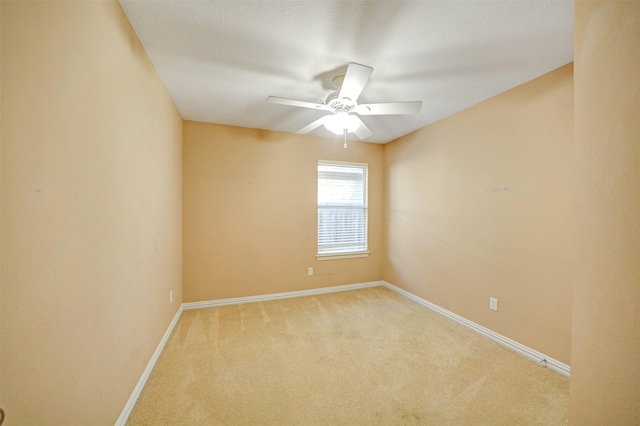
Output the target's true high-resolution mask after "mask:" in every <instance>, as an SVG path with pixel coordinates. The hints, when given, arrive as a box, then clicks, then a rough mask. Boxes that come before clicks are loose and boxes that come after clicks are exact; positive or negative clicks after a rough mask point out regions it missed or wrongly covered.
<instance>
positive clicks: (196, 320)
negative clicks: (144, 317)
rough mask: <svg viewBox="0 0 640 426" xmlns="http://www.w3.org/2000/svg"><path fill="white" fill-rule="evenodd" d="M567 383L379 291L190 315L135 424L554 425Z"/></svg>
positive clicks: (563, 418)
mask: <svg viewBox="0 0 640 426" xmlns="http://www.w3.org/2000/svg"><path fill="white" fill-rule="evenodd" d="M568 391H569V381H568V379H567V378H566V377H563V376H561V375H559V374H557V373H555V372H553V371H551V370H548V369H545V368H543V367H541V366H539V365H537V364H536V363H534V362H532V361H530V360H528V359H526V358H524V357H522V356H520V355H518V354H516V353H514V352H512V351H510V350H509V349H506V348H504V347H502V346H500V345H498V344H497V343H495V342H493V341H491V340H489V339H487V338H485V337H483V336H481V335H479V334H477V333H475V332H473V331H471V330H468V329H467V328H465V327H463V326H461V325H459V324H457V323H455V322H452V321H451V320H448V319H446V318H444V317H442V316H440V315H439V314H437V313H434V312H432V311H430V310H428V309H426V308H425V307H423V306H421V305H419V304H417V303H415V302H413V301H410V300H408V299H406V298H404V297H403V296H401V295H398V294H396V293H394V292H393V291H391V290H389V289H387V288H384V287H373V288H366V289H362V290H354V291H346V292H341V293H331V294H325V295H320V296H310V297H302V298H296V299H284V300H274V301H269V302H261V303H247V304H243V305H233V306H225V307H219V308H209V309H200V310H190V311H185V312H184V313H183V314H182V317H181V318H180V320H179V322H178V324H177V326H176V329H175V331H174V333H173V335H172V336H171V338H170V340H169V342H168V343H167V346H166V348H165V350H164V352H163V353H162V355H161V356H160V359H159V360H158V363H157V364H156V367H155V369H154V371H153V372H152V374H151V376H150V377H149V380H148V382H147V385H146V387H145V389H144V390H143V392H142V394H141V396H140V398H139V400H138V403H137V405H136V407H135V408H134V410H133V412H132V414H131V416H130V418H129V422H128V424H129V425H141V424H144V425H205V424H206V425H395V424H408V425H411V424H416V425H417V424H419V425H536V424H538V425H557V424H566V423H567V417H568Z"/></svg>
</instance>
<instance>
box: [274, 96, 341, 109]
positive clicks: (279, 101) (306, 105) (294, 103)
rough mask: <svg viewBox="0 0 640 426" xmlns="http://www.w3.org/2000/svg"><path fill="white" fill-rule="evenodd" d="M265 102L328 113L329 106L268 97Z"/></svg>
mask: <svg viewBox="0 0 640 426" xmlns="http://www.w3.org/2000/svg"><path fill="white" fill-rule="evenodd" d="M267 102H270V103H272V104H281V105H289V106H295V107H303V108H311V109H318V110H326V111H330V109H329V106H327V105H323V104H314V103H313V102H305V101H296V100H295V99H287V98H280V97H278V96H269V97H268V98H267Z"/></svg>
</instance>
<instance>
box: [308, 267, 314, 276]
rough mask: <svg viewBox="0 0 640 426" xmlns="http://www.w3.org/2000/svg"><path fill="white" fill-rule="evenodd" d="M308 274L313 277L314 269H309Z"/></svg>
mask: <svg viewBox="0 0 640 426" xmlns="http://www.w3.org/2000/svg"><path fill="white" fill-rule="evenodd" d="M307 274H308V275H309V276H311V275H313V268H309V269H307Z"/></svg>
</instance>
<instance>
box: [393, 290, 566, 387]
mask: <svg viewBox="0 0 640 426" xmlns="http://www.w3.org/2000/svg"><path fill="white" fill-rule="evenodd" d="M383 283H384V284H383V285H384V286H385V287H387V288H388V289H390V290H393V291H395V292H396V293H398V294H401V295H403V296H405V297H406V298H408V299H411V300H413V301H414V302H417V303H419V304H421V305H422V306H425V307H427V308H429V309H431V310H433V311H435V312H437V313H439V314H441V315H444V316H445V317H447V318H449V319H451V320H453V321H455V322H457V323H459V324H462V325H464V326H465V327H468V328H470V329H472V330H473V331H475V332H477V333H480V334H482V335H483V336H486V337H488V338H489V339H491V340H493V341H495V342H498V343H499V344H501V345H503V346H506V347H507V348H509V349H511V350H513V351H515V352H517V353H519V354H520V355H523V356H525V357H527V358H529V359H531V360H533V361H535V362H537V363H538V364H540V365H542V366H544V367H547V368H549V369H551V370H553V371H555V372H557V373H560V374H562V375H563V376H566V377H569V375H570V374H571V367H570V366H568V365H567V364H564V363H562V362H560V361H558V360H556V359H553V358H551V357H550V356H547V355H545V354H543V353H540V352H538V351H536V350H534V349H531V348H530V347H528V346H525V345H523V344H521V343H518V342H516V341H515V340H511V339H509V338H508V337H505V336H503V335H501V334H498V333H496V332H495V331H492V330H489V329H488V328H485V327H483V326H481V325H480V324H476V323H475V322H473V321H469V320H468V319H466V318H464V317H461V316H460V315H457V314H454V313H453V312H450V311H447V310H446V309H444V308H441V307H440V306H438V305H436V304H434V303H431V302H429V301H427V300H425V299H423V298H421V297H418V296H416V295H415V294H413V293H409V292H408V291H406V290H403V289H401V288H399V287H396V286H394V285H393V284H390V283H388V282H386V281H383Z"/></svg>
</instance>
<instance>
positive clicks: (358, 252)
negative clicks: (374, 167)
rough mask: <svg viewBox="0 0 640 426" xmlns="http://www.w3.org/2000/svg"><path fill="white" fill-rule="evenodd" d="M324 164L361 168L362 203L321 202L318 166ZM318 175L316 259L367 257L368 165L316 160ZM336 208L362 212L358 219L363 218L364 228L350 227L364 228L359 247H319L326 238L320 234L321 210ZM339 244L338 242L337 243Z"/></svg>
mask: <svg viewBox="0 0 640 426" xmlns="http://www.w3.org/2000/svg"><path fill="white" fill-rule="evenodd" d="M323 165H326V166H335V167H340V166H346V167H350V168H353V167H354V166H355V167H357V168H362V169H363V171H364V182H363V185H364V188H363V193H362V203H361V204H360V205H353V206H344V205H338V204H336V205H331V204H327V202H326V201H325V202H321V200H320V198H321V189H320V185H321V181H320V167H321V166H323ZM317 171H318V176H317V185H318V197H317V208H318V210H317V219H318V222H317V238H318V239H317V245H316V247H317V252H316V253H317V254H316V259H318V260H334V259H348V258H357V257H367V256H369V255H370V254H371V252H369V250H368V247H369V182H368V180H369V165H368V164H367V163H354V162H346V161H329V160H319V161H318V170H317ZM336 208H339V209H346V210H351V211H362V212H363V213H364V218H362V217H361V218H360V220H364V229H362V226H360V227H357V225H354V229H352V230H351V231H352V232H354V231H356V230H357V229H359V230H360V232H362V230H364V244H363V245H362V244H361V245H360V247H357V248H355V247H354V249H353V250H349V251H344V250H343V249H340V248H338V247H337V246H336V247H334V248H333V250H332V249H331V247H324V248H321V240H326V238H322V237H321V234H322V233H323V231H326V229H325V228H324V227H323V226H322V223H321V215H322V211H323V210H324V211H325V212H326V211H327V210H329V209H333V210H334V211H335V209H336ZM337 245H339V244H337Z"/></svg>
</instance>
